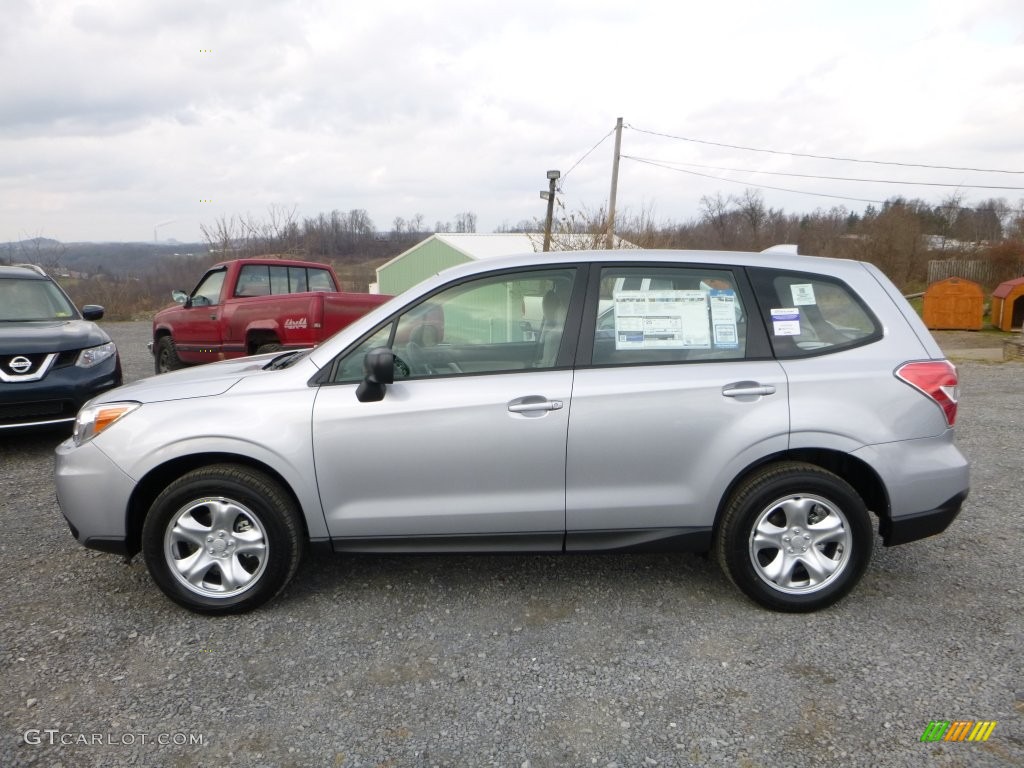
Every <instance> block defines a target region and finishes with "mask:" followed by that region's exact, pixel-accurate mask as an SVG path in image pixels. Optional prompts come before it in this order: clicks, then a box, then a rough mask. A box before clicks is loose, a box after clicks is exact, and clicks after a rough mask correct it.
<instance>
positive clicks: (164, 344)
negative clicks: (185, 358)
mask: <svg viewBox="0 0 1024 768" xmlns="http://www.w3.org/2000/svg"><path fill="white" fill-rule="evenodd" d="M153 366H154V369H155V370H156V372H157V373H167V372H168V371H177V370H178V369H180V368H184V367H185V364H184V363H183V362H181V358H180V357H178V350H177V349H175V347H174V339H172V338H171V337H170V336H167V335H164V336H161V337H160V338H159V339H157V340H156V349H155V350H154V351H153Z"/></svg>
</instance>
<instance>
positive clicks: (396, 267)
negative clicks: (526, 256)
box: [377, 232, 637, 294]
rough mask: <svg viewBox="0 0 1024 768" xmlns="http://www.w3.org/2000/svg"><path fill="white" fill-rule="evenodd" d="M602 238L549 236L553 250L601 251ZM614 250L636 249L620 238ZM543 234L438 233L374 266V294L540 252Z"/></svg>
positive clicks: (399, 289) (541, 250) (591, 236)
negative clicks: (475, 264) (474, 264)
mask: <svg viewBox="0 0 1024 768" xmlns="http://www.w3.org/2000/svg"><path fill="white" fill-rule="evenodd" d="M603 243H604V237H603V236H599V235H575V234H571V235H566V234H561V235H552V237H551V250H552V251H581V250H587V249H600V248H601V247H602V246H603ZM615 247H616V248H636V247H637V246H636V245H634V244H633V243H630V242H629V241H627V240H623V239H622V238H620V237H616V238H615ZM543 251H544V234H543V233H534V232H498V233H494V234H476V233H465V234H464V233H455V234H453V233H449V232H439V233H437V234H435V235H431V236H430V237H428V238H427V239H426V240H424V241H423V242H421V243H418V244H416V245H414V246H413V247H412V248H410V249H409V250H407V251H405V252H404V253H400V254H398V255H397V256H395V258H393V259H391V261H389V262H387V263H386V264H382V265H381V266H379V267H377V291H378V292H379V293H385V294H399V293H402V292H403V291H405V290H408V289H409V288H412V287H413V286H414V285H416V284H417V283H420V282H422V281H424V280H426V279H427V278H428V277H431V276H432V275H436V274H437V273H438V272H440V271H442V270H444V269H448V267H454V266H456V265H457V264H465V263H466V262H467V261H476V260H478V259H490V258H496V257H499V256H512V255H514V254H521V253H542V252H543Z"/></svg>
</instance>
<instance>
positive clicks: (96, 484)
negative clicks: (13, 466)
mask: <svg viewBox="0 0 1024 768" xmlns="http://www.w3.org/2000/svg"><path fill="white" fill-rule="evenodd" d="M56 456H57V458H56V468H55V471H54V479H55V481H56V485H57V503H58V504H59V505H60V510H61V513H62V514H63V515H64V519H65V520H67V523H68V526H69V527H70V528H71V533H72V534H73V535H74V537H75V538H76V539H78V541H79V543H80V544H83V545H84V546H86V547H89V548H90V549H98V550H100V551H102V552H113V553H115V554H120V555H128V554H131V553H133V551H134V550H135V549H136V548H137V546H138V544H137V542H131V541H128V535H127V511H128V502H129V499H130V498H131V494H132V491H133V490H134V488H135V481H134V480H133V479H132V478H131V477H129V476H128V475H126V474H125V473H124V472H123V471H122V470H121V469H120V468H119V467H118V466H117V465H116V464H114V463H113V462H112V461H111V460H110V459H108V458H107V456H106V454H104V453H103V451H101V450H100V449H99V448H97V447H96V446H95V445H94V444H93V443H86V444H85V445H81V446H77V447H76V446H75V444H74V443H73V442H72V441H71V440H70V439H68V440H65V441H64V442H63V443H61V444H60V445H58V446H57V450H56Z"/></svg>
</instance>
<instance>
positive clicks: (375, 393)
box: [356, 347, 395, 403]
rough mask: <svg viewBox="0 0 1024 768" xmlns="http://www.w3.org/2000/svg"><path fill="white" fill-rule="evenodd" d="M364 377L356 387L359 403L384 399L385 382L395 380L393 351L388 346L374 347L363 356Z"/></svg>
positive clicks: (389, 382) (390, 382)
mask: <svg viewBox="0 0 1024 768" xmlns="http://www.w3.org/2000/svg"><path fill="white" fill-rule="evenodd" d="M363 373H364V374H365V378H364V379H363V380H362V381H361V382H359V386H358V387H356V399H357V400H359V402H361V403H377V402H380V401H381V400H383V399H384V392H385V391H386V386H385V385H387V384H392V383H394V381H395V353H394V352H392V351H391V349H390V348H389V347H374V348H373V349H371V350H370V351H369V352H367V353H366V357H364V358H363Z"/></svg>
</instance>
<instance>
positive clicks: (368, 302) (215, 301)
mask: <svg viewBox="0 0 1024 768" xmlns="http://www.w3.org/2000/svg"><path fill="white" fill-rule="evenodd" d="M172 296H173V298H174V300H175V302H177V304H178V305H179V306H174V307H169V308H167V309H164V310H161V311H160V312H158V313H157V314H156V316H154V318H153V344H152V349H153V358H154V363H155V368H156V372H157V373H164V372H166V371H173V370H176V369H178V368H182V367H184V366H186V365H195V364H199V363H209V362H213V361H215V360H226V359H228V358H233V357H244V356H246V355H254V354H259V353H263V352H273V351H276V350H282V349H302V348H305V347H313V346H316V345H317V344H319V343H320V342H322V341H323V340H324V339H327V338H328V337H330V336H332V335H334V333H335V332H337V331H338V330H340V329H341V328H344V327H345V326H347V325H348V324H349V323H351V322H352V321H353V320H355V319H356V318H358V317H362V316H363V315H365V314H366V313H367V312H369V311H370V310H371V309H373V308H374V307H377V306H379V305H381V304H383V303H384V302H385V301H387V300H388V299H389V298H391V297H390V296H380V295H375V294H369V293H343V292H340V291H338V278H337V276H336V275H335V274H334V270H333V269H331V267H330V266H329V265H328V264H319V263H317V262H311V261H292V260H288V259H236V260H234V261H225V262H222V263H220V264H215V265H214V266H212V267H210V269H209V270H207V272H206V274H205V275H203V277H202V279H201V280H200V281H199V283H198V284H197V285H196V287H195V288H194V289H192V292H191V293H185V292H184V291H174V293H173V294H172Z"/></svg>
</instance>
